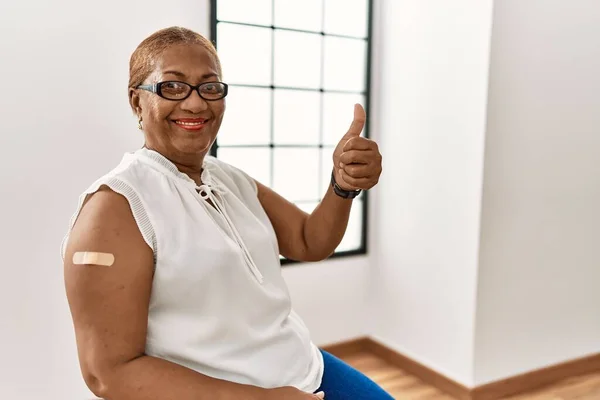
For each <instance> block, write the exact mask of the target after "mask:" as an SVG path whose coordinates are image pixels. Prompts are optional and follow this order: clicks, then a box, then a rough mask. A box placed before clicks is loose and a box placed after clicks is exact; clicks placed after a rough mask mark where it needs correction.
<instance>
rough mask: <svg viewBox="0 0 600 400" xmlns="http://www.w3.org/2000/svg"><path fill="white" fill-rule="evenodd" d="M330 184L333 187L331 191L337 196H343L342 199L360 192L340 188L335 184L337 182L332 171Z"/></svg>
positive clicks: (351, 197) (350, 197)
mask: <svg viewBox="0 0 600 400" xmlns="http://www.w3.org/2000/svg"><path fill="white" fill-rule="evenodd" d="M331 186H332V187H333V191H334V193H335V194H337V195H338V196H340V197H342V198H344V199H353V198H355V197H356V196H358V195H359V194H360V192H361V190H360V189H359V190H345V189H342V188H341V187H340V185H338V184H337V182H336V181H335V174H334V172H333V171H331Z"/></svg>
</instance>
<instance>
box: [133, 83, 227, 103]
mask: <svg viewBox="0 0 600 400" xmlns="http://www.w3.org/2000/svg"><path fill="white" fill-rule="evenodd" d="M137 89H142V90H147V91H149V92H152V93H156V94H157V95H159V96H160V97H162V98H163V99H167V100H176V101H177V100H185V99H187V98H188V97H190V95H191V94H192V91H194V90H195V91H197V92H198V95H199V96H200V97H201V98H203V99H204V100H207V101H214V100H221V99H222V98H224V97H225V96H227V89H228V86H227V84H226V83H223V82H204V83H201V84H199V85H196V86H192V85H190V84H189V83H185V82H180V81H165V82H158V83H154V84H152V85H139V86H138V87H137Z"/></svg>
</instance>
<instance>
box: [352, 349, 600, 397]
mask: <svg viewBox="0 0 600 400" xmlns="http://www.w3.org/2000/svg"><path fill="white" fill-rule="evenodd" d="M342 358H343V359H344V360H345V361H346V362H347V363H348V364H350V365H352V366H353V367H354V368H356V369H358V370H359V371H362V372H363V373H364V374H365V375H367V376H368V377H370V378H371V379H373V380H374V381H375V382H377V383H378V384H379V385H381V386H382V387H383V388H384V389H385V390H386V391H387V392H388V393H390V394H391V395H392V397H394V398H395V399H399V400H456V399H455V398H454V397H452V396H449V395H446V394H444V393H442V392H440V391H439V390H437V389H436V388H434V387H432V386H429V385H427V384H426V383H424V382H422V381H421V380H419V379H417V378H415V377H414V376H412V375H410V374H408V373H406V372H405V371H403V370H401V369H400V368H397V367H395V366H393V365H391V364H389V363H387V362H386V361H384V360H382V359H380V358H379V357H377V356H375V355H373V354H371V353H369V352H365V351H360V352H356V353H354V354H349V355H346V356H343V357H342ZM498 400H500V399H498ZM502 400H600V371H598V372H596V373H593V374H588V375H583V376H579V377H575V378H570V379H566V380H564V381H561V382H556V383H554V384H552V385H550V386H546V387H544V388H541V389H538V390H535V391H532V392H527V393H522V394H520V395H518V396H511V397H505V398H503V399H502Z"/></svg>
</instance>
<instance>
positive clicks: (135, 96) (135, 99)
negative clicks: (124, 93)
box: [129, 88, 142, 115]
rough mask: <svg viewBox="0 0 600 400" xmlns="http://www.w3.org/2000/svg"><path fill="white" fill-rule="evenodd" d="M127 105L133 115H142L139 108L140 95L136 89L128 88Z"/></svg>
mask: <svg viewBox="0 0 600 400" xmlns="http://www.w3.org/2000/svg"><path fill="white" fill-rule="evenodd" d="M129 105H130V106H131V109H132V110H133V112H134V114H135V115H140V114H141V113H142V107H141V106H140V93H139V92H138V90H137V89H134V88H129Z"/></svg>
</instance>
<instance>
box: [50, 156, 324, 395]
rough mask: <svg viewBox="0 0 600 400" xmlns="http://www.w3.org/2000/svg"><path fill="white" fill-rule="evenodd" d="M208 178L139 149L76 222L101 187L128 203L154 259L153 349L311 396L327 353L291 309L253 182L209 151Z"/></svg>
mask: <svg viewBox="0 0 600 400" xmlns="http://www.w3.org/2000/svg"><path fill="white" fill-rule="evenodd" d="M202 183H203V184H202V186H197V185H196V183H195V182H194V181H193V180H192V179H191V178H189V177H188V176H187V175H185V174H183V173H181V172H180V171H179V170H178V169H177V168H176V166H175V165H174V164H173V163H172V162H171V161H169V160H168V159H167V158H165V157H164V156H162V155H161V154H160V153H158V152H155V151H152V150H149V149H146V148H142V149H140V150H137V151H136V152H134V153H127V154H125V156H124V157H123V160H122V161H121V163H120V164H119V165H118V166H117V167H116V168H115V169H113V170H112V171H111V172H109V173H108V174H106V175H104V176H103V177H101V178H100V179H98V180H97V181H96V182H95V183H94V184H92V185H91V187H90V188H88V190H86V191H85V192H84V193H83V194H82V195H81V196H80V198H79V206H78V208H77V211H76V213H75V215H74V216H73V218H72V220H71V225H70V227H71V228H72V226H73V222H74V221H75V219H76V217H77V215H78V214H79V212H80V210H81V206H82V204H83V202H84V200H85V198H86V196H87V195H89V194H91V193H94V192H95V191H97V190H98V188H99V187H100V186H101V185H106V186H108V187H110V188H111V189H112V190H113V191H115V192H117V193H120V194H121V195H123V196H124V197H125V198H126V199H127V200H128V201H129V204H130V206H131V209H132V212H133V216H134V218H135V221H136V223H137V225H138V227H139V229H140V232H141V233H142V236H143V238H144V240H145V241H146V243H147V244H148V246H149V247H150V248H151V249H152V250H153V252H154V257H155V272H154V279H153V283H152V294H151V298H150V308H149V316H148V333H147V344H146V354H147V355H150V356H155V357H159V358H163V359H166V360H169V361H172V362H175V363H177V364H180V365H183V366H185V367H188V368H190V369H193V370H195V371H198V372H199V373H202V374H205V375H208V376H211V377H215V378H220V379H225V380H228V381H232V382H238V383H244V384H251V385H256V386H260V387H264V388H273V387H280V386H294V387H296V388H298V389H300V390H303V391H306V392H314V391H315V390H316V389H318V387H319V386H320V384H321V378H322V375H323V359H322V356H321V353H320V352H319V350H318V348H317V347H316V346H315V345H314V344H313V343H312V341H311V339H310V335H309V332H308V330H307V328H306V326H305V325H304V323H303V321H302V320H301V319H300V317H299V316H298V315H297V314H296V313H295V312H294V310H293V309H292V306H291V301H290V295H289V292H288V289H287V286H286V284H285V282H284V280H283V277H282V275H281V266H280V261H279V249H278V245H277V238H276V236H275V232H274V230H273V227H272V225H271V222H270V221H269V218H268V217H267V215H266V213H265V211H264V209H263V208H262V206H261V204H260V202H259V200H258V198H257V195H256V190H257V189H256V184H255V182H254V181H253V180H252V179H251V178H250V177H248V176H247V175H246V174H245V173H244V172H242V171H240V170H238V169H236V168H234V167H233V166H231V165H228V164H226V163H224V162H223V161H220V160H218V159H216V158H214V157H210V156H207V157H205V160H204V165H203V173H202ZM208 199H210V200H211V202H212V203H213V204H214V205H215V207H213V206H211V205H210V204H209V203H208V202H207V201H206V200H208ZM69 232H70V229H69ZM68 234H69V233H67V236H66V237H65V240H64V241H63V247H62V254H63V257H64V250H65V246H66V243H67V240H68Z"/></svg>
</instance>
